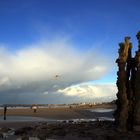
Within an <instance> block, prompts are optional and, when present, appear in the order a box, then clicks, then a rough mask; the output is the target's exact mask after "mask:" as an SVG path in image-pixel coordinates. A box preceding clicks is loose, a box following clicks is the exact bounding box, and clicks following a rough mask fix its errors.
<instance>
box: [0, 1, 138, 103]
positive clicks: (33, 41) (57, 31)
mask: <svg viewBox="0 0 140 140" xmlns="http://www.w3.org/2000/svg"><path fill="white" fill-rule="evenodd" d="M139 5H140V1H139V0H12V1H11V0H0V48H1V52H0V54H1V57H2V58H1V63H2V64H1V65H2V66H3V67H2V68H1V70H3V71H5V69H8V68H9V67H10V66H11V67H13V69H12V70H13V71H17V73H18V74H17V75H18V78H21V77H20V76H21V75H25V77H26V76H27V74H26V73H24V74H23V72H21V71H20V70H19V68H17V67H18V66H19V67H20V66H21V65H22V64H23V63H24V64H25V69H26V70H27V73H29V72H30V71H28V69H29V70H30V69H31V68H26V67H27V65H28V64H29V65H33V66H36V65H37V63H40V64H42V65H44V64H46V63H47V62H48V56H51V57H53V56H55V57H54V58H57V55H58V54H59V56H61V52H59V51H60V50H59V51H58V52H59V53H58V54H57V51H56V50H57V49H62V53H63V51H64V52H65V53H68V52H70V55H69V57H74V58H75V59H78V60H77V61H76V62H75V65H79V67H80V68H79V67H78V68H76V70H77V71H78V70H79V69H80V70H81V71H82V68H83V67H84V68H85V67H88V68H89V70H90V71H91V67H92V66H94V68H95V69H96V70H99V68H100V67H99V66H98V65H97V64H98V63H99V64H100V66H101V65H104V64H105V65H106V66H107V65H108V66H107V68H106V69H107V70H105V68H104V70H105V71H104V72H102V73H101V74H100V71H99V73H98V71H97V73H93V75H98V74H99V75H101V77H98V78H96V76H93V77H92V76H91V77H89V78H87V77H88V76H89V75H87V77H86V75H85V77H86V78H83V79H82V78H81V79H80V78H79V79H75V78H73V81H75V82H72V79H69V78H66V79H65V83H68V84H67V86H66V85H65V86H64V84H62V85H61V84H60V85H61V86H60V87H59V88H60V89H59V88H58V89H57V90H56V91H57V92H58V91H63V92H64V91H65V92H66V89H67V88H68V87H70V89H71V86H74V85H77V84H78V85H79V84H81V83H89V84H108V83H112V84H115V82H116V70H117V69H116V66H115V65H116V64H115V59H116V57H117V55H118V54H117V51H118V43H119V42H121V41H123V38H124V37H125V36H131V37H132V39H131V40H132V42H133V44H134V46H135V47H134V52H135V50H136V48H137V41H136V37H135V35H136V33H137V32H138V30H140V24H139V23H140V14H139V13H140V12H139ZM57 44H59V45H60V46H61V45H62V46H63V48H61V47H60V46H59V45H58V46H57ZM44 46H45V48H46V46H47V51H48V52H50V53H47V54H43V51H45V50H46V49H45V50H44ZM51 47H52V48H53V49H51ZM67 47H68V49H66V48H67ZM39 48H40V49H39ZM64 48H65V49H64ZM50 49H51V50H50ZM71 49H72V50H71ZM37 51H38V52H40V55H39V59H40V61H38V62H36V64H34V63H32V61H34V60H32V59H31V60H30V61H31V62H30V63H29V60H28V59H27V60H26V61H25V57H27V58H28V57H29V56H30V54H31V56H32V57H31V58H33V59H35V60H36V59H37V60H38V57H37V58H36V56H37V55H38V54H37V53H36V52H37ZM54 52H55V53H54ZM92 52H93V53H92ZM56 54H57V55H56ZM42 55H43V56H42ZM9 56H10V57H9ZM46 56H47V57H46ZM62 56H63V54H62ZM66 56H67V55H66ZM66 56H65V55H64V56H63V58H65V57H66ZM81 56H82V58H83V59H82V60H83V62H81V60H80V59H81ZM6 57H8V60H7V62H5V59H6ZM44 57H45V60H44ZM29 58H30V57H29ZM54 58H53V60H54ZM42 59H43V60H42ZM69 59H70V58H67V59H66V60H69ZM49 60H50V59H49ZM87 60H88V61H91V62H93V63H89V64H87V65H88V66H87V65H85V64H84V65H82V64H83V63H84V62H85V61H87ZM44 61H45V63H44ZM73 61H74V60H73ZM102 61H103V62H102ZM51 62H52V59H51ZM17 63H18V64H19V65H17ZM21 63H22V64H21ZM54 63H56V64H57V62H56V61H55V62H54ZM63 63H67V62H63ZM71 63H73V62H71ZM81 63H82V64H81ZM60 65H61V64H60ZM81 65H82V66H81ZM36 67H39V68H40V69H41V67H42V66H40V65H39V66H36ZM52 67H53V65H52ZM54 67H55V66H54ZM54 67H53V68H54ZM70 67H72V68H74V69H73V72H74V70H75V66H74V65H72V66H70ZM33 68H34V67H33ZM88 68H86V70H85V71H88V70H87V69H88ZM17 69H18V70H17ZM54 69H55V68H54ZM59 69H60V68H59ZM12 70H11V72H7V73H6V72H5V73H4V72H3V73H2V72H1V73H0V78H1V81H2V82H1V83H2V84H3V81H4V82H5V83H4V86H6V84H7V82H8V83H10V87H7V88H6V87H5V89H2V90H1V92H3V90H4V91H5V92H6V95H4V94H1V97H3V98H4V100H5V101H6V97H7V96H9V92H10V90H13V89H14V91H15V90H16V88H15V85H16V86H19V85H17V81H18V80H17V79H18V78H17V75H16V74H14V76H13V73H14V72H12ZM26 70H25V71H26ZM32 70H33V71H35V70H34V69H32ZM50 71H52V70H50ZM50 71H49V72H50ZM63 71H64V70H63ZM83 71H84V70H83ZM31 73H32V72H31ZM40 73H42V71H41V72H40ZM37 74H38V73H37ZM43 74H45V73H43ZM46 74H48V73H47V72H46ZM76 74H77V73H76ZM15 75H16V76H15ZM38 75H39V74H38ZM54 75H55V74H54ZM60 75H62V77H63V73H60ZM15 77H16V78H15ZM27 77H28V76H27ZM64 78H65V77H64ZM92 78H93V80H92ZM9 79H10V80H9ZM9 81H10V82H9ZM11 81H12V82H11ZM23 81H24V82H22V84H20V86H19V87H21V88H22V91H24V90H23V88H24V89H26V90H25V91H24V92H25V93H24V94H25V95H26V93H28V92H30V93H31V92H32V93H33V92H34V90H31V89H30V90H27V89H28V88H27V87H26V86H25V83H26V84H27V83H28V82H29V81H30V80H29V79H28V78H27V79H26V80H25V79H24V80H23ZM33 81H34V82H35V83H36V82H37V83H39V82H40V81H41V82H42V81H43V80H42V79H41V80H40V81H38V80H37V79H34V80H33ZM33 81H32V82H31V81H30V84H31V83H32V84H31V85H33ZM46 81H47V80H46ZM47 82H48V81H47ZM61 82H62V81H61ZM23 83H24V84H23ZM62 83H63V82H62ZM53 84H54V83H52V85H53ZM27 85H29V83H28V84H27ZM38 85H40V84H38ZM86 85H87V84H86ZM38 89H40V90H41V91H43V88H41V87H40V88H38ZM50 89H51V88H50V87H47V89H44V91H43V92H44V93H47V94H46V96H52V94H49V95H48V93H49V92H53V93H54V92H56V91H54V90H50ZM70 89H69V90H70ZM83 89H84V88H83V87H81V92H83ZM45 90H46V91H45ZM78 90H79V89H78ZM113 91H114V90H113ZM16 92H17V91H16ZM16 92H15V93H16ZM18 92H19V91H18ZM39 92H40V91H39ZM75 92H77V90H76V91H75ZM15 93H14V94H13V95H12V97H10V98H13V101H14V96H16V95H15ZM112 94H113V93H112ZM65 95H68V94H65ZM82 95H83V94H82ZM19 96H21V97H22V98H23V96H22V94H20V95H19ZM30 96H31V97H32V96H33V97H34V98H36V97H37V96H36V95H35V96H34V94H31V95H30ZM53 96H55V95H53ZM75 96H77V94H75ZM43 97H44V96H43ZM19 100H20V99H19ZM79 100H80V99H79ZM79 100H78V101H79ZM81 100H83V99H81ZM23 102H24V101H23ZM60 102H61V101H60ZM25 103H26V101H25Z"/></svg>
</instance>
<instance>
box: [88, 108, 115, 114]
mask: <svg viewBox="0 0 140 140" xmlns="http://www.w3.org/2000/svg"><path fill="white" fill-rule="evenodd" d="M88 110H89V111H90V112H97V113H106V112H112V111H114V110H115V109H113V108H109V109H107V108H95V109H88Z"/></svg>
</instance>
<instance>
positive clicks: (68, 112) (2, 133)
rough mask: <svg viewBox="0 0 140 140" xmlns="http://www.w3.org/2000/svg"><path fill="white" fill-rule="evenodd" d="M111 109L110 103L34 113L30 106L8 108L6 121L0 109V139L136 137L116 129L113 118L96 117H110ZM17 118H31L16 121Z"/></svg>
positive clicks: (105, 139) (118, 139)
mask: <svg viewBox="0 0 140 140" xmlns="http://www.w3.org/2000/svg"><path fill="white" fill-rule="evenodd" d="M113 109H114V106H93V107H78V108H68V107H63V108H39V109H37V112H36V113H34V112H33V110H32V109H30V108H24V109H23V108H20V109H15V108H10V109H8V110H7V120H6V121H4V120H3V119H2V118H3V109H1V110H0V115H1V116H0V117H1V120H0V140H1V139H2V140H3V139H5V140H29V139H31V140H48V139H49V140H112V139H114V140H122V139H123V140H132V139H133V140H139V139H140V133H139V132H119V131H117V130H116V127H115V125H114V122H113V121H108V120H100V119H99V118H102V117H106V118H112V117H113V115H112V114H113ZM10 117H13V118H15V120H10ZM18 117H19V118H20V117H21V118H24V117H25V118H26V117H27V118H28V117H29V118H31V120H24V119H25V118H24V119H23V120H16V119H17V118H18ZM29 118H28V119H29ZM33 118H41V119H39V120H38V121H35V120H32V119H33ZM42 119H45V121H44V120H43V121H42ZM50 120H53V121H50ZM58 120H59V121H58ZM75 120H76V121H75ZM11 132H12V133H11Z"/></svg>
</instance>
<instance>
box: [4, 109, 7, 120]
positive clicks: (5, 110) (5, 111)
mask: <svg viewBox="0 0 140 140" xmlns="http://www.w3.org/2000/svg"><path fill="white" fill-rule="evenodd" d="M6 113H7V106H4V120H6Z"/></svg>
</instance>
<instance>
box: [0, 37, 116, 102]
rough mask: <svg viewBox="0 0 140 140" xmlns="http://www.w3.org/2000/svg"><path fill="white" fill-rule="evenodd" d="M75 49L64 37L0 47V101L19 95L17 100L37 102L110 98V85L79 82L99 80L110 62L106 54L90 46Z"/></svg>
mask: <svg viewBox="0 0 140 140" xmlns="http://www.w3.org/2000/svg"><path fill="white" fill-rule="evenodd" d="M75 48H76V47H75V46H74V44H72V43H71V42H70V41H69V40H65V39H57V40H52V41H41V42H39V43H35V44H31V45H27V46H24V47H23V49H19V50H16V51H14V50H13V51H8V50H7V49H5V47H4V46H1V47H0V95H1V100H0V102H2V100H3V99H4V100H5V102H14V101H15V97H19V99H17V102H25V103H26V102H30V101H34V102H37V99H39V100H40V101H38V102H41V101H42V102H43V100H44V102H45V99H44V98H46V103H47V101H48V100H49V98H51V99H52V102H53V100H55V102H57V98H56V99H55V97H57V96H59V95H61V96H62V99H63V98H66V97H68V96H71V97H75V98H77V101H78V100H79V101H80V99H81V101H83V100H84V99H86V98H85V97H87V99H88V98H89V96H90V98H97V97H108V96H113V97H114V95H113V94H112V93H114V92H116V88H115V86H114V85H113V84H112V85H110V86H109V85H98V86H96V85H86V86H83V84H82V83H86V82H89V81H95V80H99V79H101V78H103V77H104V76H105V75H106V74H107V73H108V72H109V70H110V69H111V68H112V64H111V61H109V59H108V57H107V56H105V55H103V54H101V53H99V52H95V51H94V50H93V49H92V48H91V49H90V50H87V51H85V52H84V51H83V52H81V51H80V50H78V49H75ZM102 92H104V93H102ZM92 93H93V94H92ZM51 96H54V97H51ZM82 97H84V98H82ZM42 98H43V99H42ZM8 99H9V100H8ZM58 100H59V99H58ZM3 102H4V101H3ZM15 102H16V101H15Z"/></svg>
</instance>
